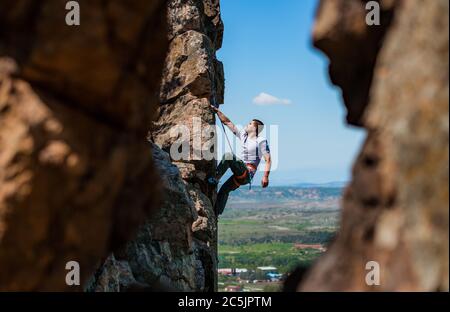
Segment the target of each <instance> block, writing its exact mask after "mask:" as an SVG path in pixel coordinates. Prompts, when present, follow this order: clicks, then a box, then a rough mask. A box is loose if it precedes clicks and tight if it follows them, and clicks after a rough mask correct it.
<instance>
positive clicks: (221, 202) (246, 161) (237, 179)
mask: <svg viewBox="0 0 450 312" xmlns="http://www.w3.org/2000/svg"><path fill="white" fill-rule="evenodd" d="M211 110H212V111H213V112H215V113H217V116H218V117H219V119H220V121H221V122H222V123H223V124H224V125H226V126H227V127H228V128H229V129H230V130H231V132H233V133H234V135H236V136H237V137H238V138H239V140H240V141H241V144H242V154H241V158H242V159H239V158H238V157H236V155H234V154H232V153H226V154H224V156H223V158H222V160H221V161H220V163H219V165H218V166H217V169H216V174H215V176H214V177H210V178H209V179H208V183H210V184H212V185H217V184H218V183H219V180H220V178H222V176H223V175H224V174H225V172H226V171H227V170H228V169H231V171H232V172H233V176H231V177H230V178H229V179H228V180H227V181H226V182H225V183H224V184H223V185H222V187H221V188H220V190H219V193H218V194H217V201H216V204H215V207H214V209H215V211H216V214H217V215H220V214H222V212H223V210H224V209H225V205H226V203H227V200H228V195H229V194H230V192H231V191H234V190H236V189H238V188H239V187H240V186H241V185H246V184H249V183H251V182H252V179H253V176H254V175H255V173H256V170H257V168H258V165H259V162H260V161H261V155H262V156H263V157H264V160H265V162H266V165H265V168H264V175H263V178H262V180H261V186H262V187H263V188H266V187H267V186H268V185H269V174H270V168H271V164H272V162H271V158H270V149H269V145H268V143H267V140H266V139H265V138H264V137H262V136H260V134H261V131H262V130H263V128H264V124H263V122H262V121H260V120H258V119H253V120H252V121H250V123H249V124H248V125H247V126H246V127H245V128H244V129H242V130H240V131H239V129H238V128H237V127H236V126H235V125H234V124H233V123H232V122H231V121H230V119H229V118H228V117H227V116H225V115H224V114H223V113H222V112H221V111H220V110H219V109H218V108H217V107H215V106H213V105H211ZM250 185H251V184H250Z"/></svg>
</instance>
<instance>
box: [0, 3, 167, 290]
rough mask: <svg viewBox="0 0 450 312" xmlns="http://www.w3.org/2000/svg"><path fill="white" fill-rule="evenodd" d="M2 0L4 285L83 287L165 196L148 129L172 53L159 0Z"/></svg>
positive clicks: (0, 247) (0, 239)
mask: <svg viewBox="0 0 450 312" xmlns="http://www.w3.org/2000/svg"><path fill="white" fill-rule="evenodd" d="M79 2H80V7H81V25H80V26H76V27H69V26H67V25H66V24H65V15H66V13H67V11H66V10H65V2H64V1H56V0H49V1H25V0H23V1H22V0H20V1H7V0H5V1H0V185H1V187H0V267H1V273H0V290H3V291H4V290H14V291H17V290H21V291H30V290H81V287H69V286H67V285H66V283H65V276H66V274H67V270H66V268H65V265H66V263H67V262H68V261H73V260H74V261H78V262H79V264H80V268H81V279H82V282H83V281H85V280H86V279H87V278H89V276H91V274H92V272H94V270H95V268H96V266H97V265H98V263H99V260H100V259H102V258H105V257H107V255H108V254H110V253H111V252H112V251H114V250H116V249H119V248H120V247H121V246H122V245H123V244H124V243H125V242H127V241H128V240H129V239H130V238H132V237H133V234H134V232H135V231H136V230H137V228H138V226H139V224H141V223H142V220H144V219H145V218H147V216H148V215H149V213H150V212H151V211H152V210H154V209H155V208H156V207H157V206H158V205H157V203H158V202H157V200H158V197H159V188H158V183H156V182H155V181H157V179H158V178H157V174H156V173H155V170H154V169H153V165H152V153H151V149H150V148H149V146H148V143H146V141H145V135H146V132H147V130H148V128H149V126H150V123H151V122H152V120H153V118H154V117H155V109H156V107H157V106H158V104H157V103H158V101H157V98H156V97H155V94H156V93H157V90H158V89H159V85H160V76H161V72H162V69H163V64H164V58H165V55H166V52H167V47H168V42H167V36H166V34H167V28H166V18H165V16H166V14H165V12H166V5H165V1H162V0H153V1H145V0H127V1H106V2H105V1H101V0H89V1H87V0H81V1H79Z"/></svg>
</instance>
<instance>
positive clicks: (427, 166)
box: [298, 0, 449, 291]
mask: <svg viewBox="0 0 450 312" xmlns="http://www.w3.org/2000/svg"><path fill="white" fill-rule="evenodd" d="M382 3H383V5H384V10H385V11H384V13H383V14H384V18H383V19H382V20H384V21H389V20H390V19H391V18H392V17H393V20H392V21H389V22H388V23H387V24H384V25H383V26H381V28H380V29H379V30H382V31H383V32H386V34H385V35H383V36H381V34H380V35H377V36H374V35H370V33H371V32H373V31H371V30H368V29H367V26H366V25H365V24H364V19H365V12H364V1H359V0H353V1H347V0H342V1H336V0H323V1H322V3H321V7H320V10H319V15H318V20H317V23H316V27H315V34H314V39H315V44H316V45H317V46H319V47H320V48H321V49H323V50H324V51H325V52H326V53H327V55H329V57H330V59H331V65H330V71H331V76H332V77H334V78H333V80H334V82H335V83H337V84H338V85H339V86H340V87H341V88H342V89H343V93H344V99H345V103H346V105H347V107H348V109H349V116H350V121H351V122H352V123H359V124H361V125H363V126H364V127H365V128H366V129H367V131H368V136H367V139H366V142H365V144H364V146H363V148H362V150H361V152H360V155H359V156H358V159H357V160H356V163H355V165H354V169H353V179H352V182H351V183H350V185H349V186H348V187H347V189H346V191H345V194H344V199H343V215H342V223H341V229H340V231H339V234H338V236H337V239H336V241H335V242H334V243H332V245H331V247H330V249H329V251H328V252H327V253H326V254H325V256H323V257H322V258H321V259H320V260H319V261H318V262H317V264H316V265H315V266H314V267H313V268H312V270H311V271H310V272H309V273H308V274H307V276H306V277H305V279H304V280H303V282H302V283H301V284H300V285H299V286H298V290H302V291H330V290H334V291H342V290H344V291H350V290H364V291H398V290H401V291H439V290H440V291H448V289H449V285H448V276H449V275H448V273H449V271H448V266H449V259H448V252H449V250H448V246H449V245H448V229H449V224H448V222H449V214H448V213H449V210H448V205H449V197H448V178H449V177H448V173H449V167H448V162H449V158H448V156H449V155H448V152H449V148H448V147H449V146H448V144H449V141H448V140H449V136H448V134H449V132H448V131H449V121H448V116H449V115H448V114H449V111H448V92H449V89H448V82H449V81H448V77H449V76H448V57H449V55H448V38H449V34H448V26H449V24H448V9H449V7H448V6H449V3H448V1H446V0H436V1H394V2H392V1H382ZM336 6H337V7H341V8H342V7H346V8H351V9H350V11H343V10H339V11H336V10H334V9H333V8H334V7H336ZM336 12H338V13H337V14H338V15H336ZM339 14H344V15H345V16H346V18H343V16H340V15H339ZM331 17H333V18H331ZM330 21H333V22H330ZM375 32H376V31H375ZM356 34H358V36H356ZM361 46H368V47H378V46H380V49H379V53H377V55H372V53H373V52H374V51H375V50H374V51H372V52H370V53H369V54H370V56H369V57H364V56H367V53H366V52H364V51H365V49H363V54H362V57H361V58H360V59H359V58H357V57H356V58H353V57H352V59H358V60H359V61H358V62H356V63H348V62H347V61H346V60H347V58H346V53H347V52H348V51H360V48H361ZM343 47H345V48H344V50H342V48H343ZM352 53H356V52H352ZM350 55H352V54H350ZM374 57H375V59H376V62H374V60H375V59H374ZM371 67H373V68H371ZM361 70H364V72H365V71H366V70H369V71H368V72H373V77H365V76H364V77H361V81H357V80H358V79H359V77H360V73H361ZM362 84H363V85H364V86H368V87H369V89H368V91H369V92H366V91H365V87H364V86H362ZM361 92H363V93H361ZM369 261H376V262H377V263H378V264H379V265H380V285H379V286H369V285H367V283H366V274H367V273H368V272H369V271H368V270H366V263H367V262H369ZM369 268H370V267H369Z"/></svg>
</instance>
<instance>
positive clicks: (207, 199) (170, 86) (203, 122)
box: [88, 0, 224, 291]
mask: <svg viewBox="0 0 450 312" xmlns="http://www.w3.org/2000/svg"><path fill="white" fill-rule="evenodd" d="M167 18H168V28H169V31H168V38H169V41H170V46H169V52H168V55H167V58H166V62H165V68H164V72H163V77H162V83H161V91H160V96H159V101H160V105H159V109H158V115H157V116H158V117H157V119H156V121H155V122H154V123H153V126H152V128H151V131H150V133H149V139H150V141H151V142H152V151H153V154H154V159H155V162H156V166H157V168H158V171H159V173H160V176H161V179H162V181H161V182H162V188H163V189H162V194H163V196H164V198H163V201H162V206H161V209H160V211H159V212H158V213H157V214H156V215H155V216H154V217H153V218H152V219H150V220H148V221H147V222H146V223H145V225H144V226H143V227H141V229H140V230H139V232H138V235H137V237H136V238H135V239H134V240H132V241H131V242H130V243H128V244H127V246H126V247H125V248H124V249H123V250H121V251H118V252H116V253H114V254H113V255H111V256H110V257H109V258H108V259H107V261H106V262H105V264H104V265H102V266H101V267H100V269H99V270H98V271H97V273H96V275H95V276H94V278H93V281H92V283H91V284H90V285H89V287H88V289H89V290H91V291H128V290H134V289H158V290H181V291H214V290H215V289H216V287H217V285H216V284H217V220H216V217H215V214H214V211H213V207H212V201H213V199H214V196H215V190H214V189H213V188H209V187H208V186H207V185H206V183H205V178H206V176H207V175H208V174H211V173H212V172H213V170H214V168H215V161H213V160H205V159H204V158H203V157H202V153H203V152H204V147H203V146H204V143H205V142H208V141H210V140H214V138H213V137H212V135H211V134H208V133H206V132H205V131H204V129H205V127H206V126H209V125H214V122H215V120H214V116H213V114H212V113H211V112H210V110H209V105H210V103H222V102H223V92H224V77H223V76H224V74H223V66H222V63H220V62H219V61H218V60H217V59H216V56H215V54H216V51H217V50H218V49H219V48H220V47H221V43H222V36H223V25H222V21H221V18H220V6H219V1H218V0H216V1H214V0H171V1H168V14H167ZM180 126H181V127H184V128H183V131H182V133H179V134H180V135H181V134H182V135H183V136H179V134H177V133H175V134H174V133H173V131H174V129H177V127H180ZM196 140H200V141H199V142H201V143H200V145H197V144H196ZM176 142H181V144H184V143H186V144H187V145H186V146H188V148H187V149H186V152H187V153H186V157H184V158H183V159H178V157H175V156H174V155H173V151H172V153H171V146H172V144H173V143H176ZM161 182H160V181H156V180H155V181H154V183H155V184H157V183H161Z"/></svg>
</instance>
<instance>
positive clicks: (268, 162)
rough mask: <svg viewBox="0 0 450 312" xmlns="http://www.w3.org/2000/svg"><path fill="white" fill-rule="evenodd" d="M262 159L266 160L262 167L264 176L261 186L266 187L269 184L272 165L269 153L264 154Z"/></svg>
mask: <svg viewBox="0 0 450 312" xmlns="http://www.w3.org/2000/svg"><path fill="white" fill-rule="evenodd" d="M264 160H265V161H266V166H265V167H264V176H263V178H262V180H261V186H262V187H263V188H266V187H268V186H269V175H270V168H271V167H272V159H271V157H270V154H264Z"/></svg>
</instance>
